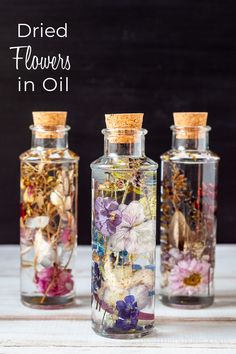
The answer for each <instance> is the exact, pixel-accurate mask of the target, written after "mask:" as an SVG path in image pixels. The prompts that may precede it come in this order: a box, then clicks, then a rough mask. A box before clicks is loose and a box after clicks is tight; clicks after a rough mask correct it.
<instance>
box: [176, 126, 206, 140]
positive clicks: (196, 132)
mask: <svg viewBox="0 0 236 354" xmlns="http://www.w3.org/2000/svg"><path fill="white" fill-rule="evenodd" d="M170 129H171V130H172V132H174V133H175V134H176V138H177V139H201V138H204V137H205V135H206V133H208V132H209V131H210V130H211V127H210V126H209V125H206V126H202V125H201V126H176V125H171V127H170Z"/></svg>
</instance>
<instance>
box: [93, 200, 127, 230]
mask: <svg viewBox="0 0 236 354" xmlns="http://www.w3.org/2000/svg"><path fill="white" fill-rule="evenodd" d="M118 207H119V204H118V203H117V202H116V201H115V200H113V199H112V198H109V197H106V198H102V197H97V199H96V202H95V224H96V227H97V229H98V230H99V231H101V233H102V234H103V235H104V236H109V235H112V234H114V233H115V232H116V227H117V226H118V225H119V224H120V223H121V218H122V214H121V211H120V210H119V209H118Z"/></svg>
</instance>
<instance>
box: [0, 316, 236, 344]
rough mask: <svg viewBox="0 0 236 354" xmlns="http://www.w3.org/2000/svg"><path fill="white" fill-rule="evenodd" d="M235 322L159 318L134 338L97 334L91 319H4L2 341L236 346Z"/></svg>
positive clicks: (1, 323) (0, 334)
mask: <svg viewBox="0 0 236 354" xmlns="http://www.w3.org/2000/svg"><path fill="white" fill-rule="evenodd" d="M235 333H236V323H235V322H229V321H227V322H223V321H222V322H212V323H211V325H210V326H209V322H208V321H199V322H194V321H193V322H191V321H186V322H179V321H176V322H175V321H164V322H159V324H158V325H157V327H156V329H155V331H154V332H153V333H152V334H151V335H149V336H146V337H143V338H140V339H133V340H129V341H126V340H123V341H122V340H115V339H113V340H111V339H108V338H103V337H100V336H98V335H96V334H95V333H94V332H93V330H92V329H91V323H90V321H73V320H71V321H54V320H52V321H44V320H37V321H14V320H12V321H0V345H1V346H7V347H12V346H22V347H50V346H57V347H81V346H82V347H95V348H97V347H117V346H118V347H140V348H145V347H147V348H149V347H153V348H159V347H168V348H169V347H179V348H185V347H188V348H192V347H197V348H204V347H210V348H231V349H232V348H236V336H235Z"/></svg>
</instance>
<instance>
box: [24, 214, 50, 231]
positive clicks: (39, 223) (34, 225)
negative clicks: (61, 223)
mask: <svg viewBox="0 0 236 354" xmlns="http://www.w3.org/2000/svg"><path fill="white" fill-rule="evenodd" d="M48 223H49V217H48V216H46V215H41V216H35V217H33V218H27V220H26V222H25V225H26V226H27V227H29V228H31V229H44V228H45V227H46V226H47V225H48Z"/></svg>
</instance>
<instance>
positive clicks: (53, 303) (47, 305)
mask: <svg viewBox="0 0 236 354" xmlns="http://www.w3.org/2000/svg"><path fill="white" fill-rule="evenodd" d="M74 299H75V297H74V295H72V296H64V297H63V296H62V297H58V296H52V297H46V298H45V299H43V297H42V296H26V295H21V302H22V304H23V305H25V306H27V307H31V308H34V309H44V310H45V309H48V310H50V309H60V308H64V307H66V306H69V305H71V304H73V302H74Z"/></svg>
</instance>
